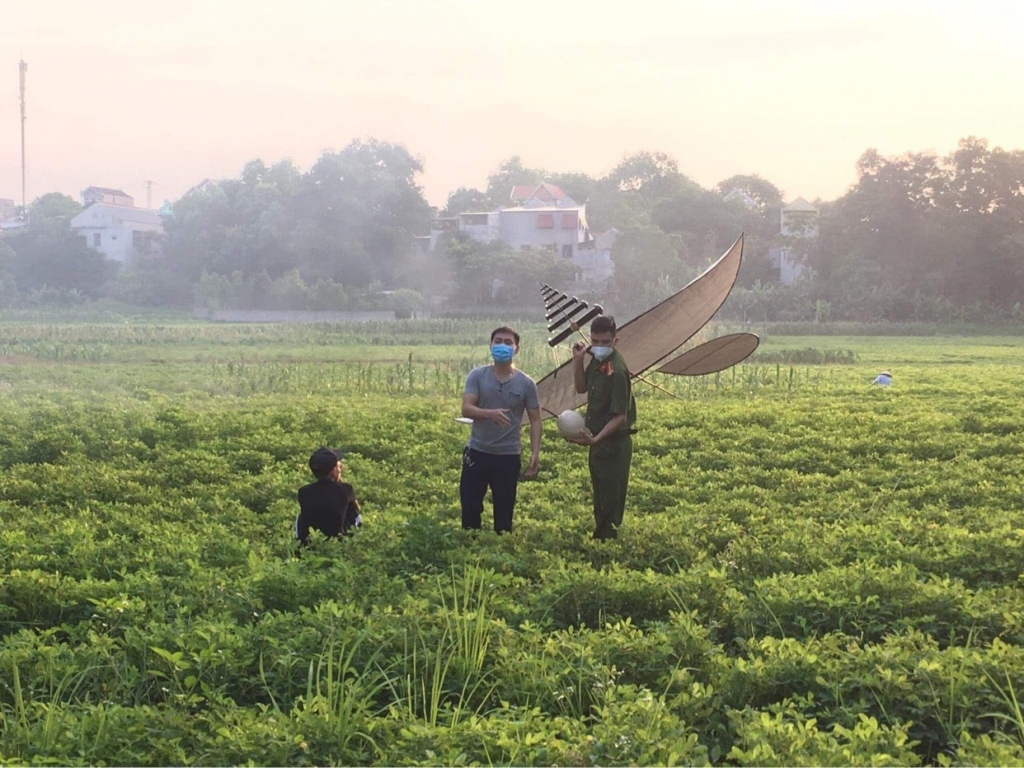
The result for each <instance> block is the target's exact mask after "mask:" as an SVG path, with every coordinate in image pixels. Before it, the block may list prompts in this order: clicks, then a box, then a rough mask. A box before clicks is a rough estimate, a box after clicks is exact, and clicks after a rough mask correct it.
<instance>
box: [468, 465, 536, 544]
mask: <svg viewBox="0 0 1024 768" xmlns="http://www.w3.org/2000/svg"><path fill="white" fill-rule="evenodd" d="M521 466H522V460H521V458H520V456H519V454H510V455H507V456H499V455H497V454H493V453H481V452H480V451H474V450H471V449H469V448H468V447H467V448H466V449H465V450H463V452H462V479H461V480H460V481H459V497H460V498H461V500H462V527H463V528H467V529H469V528H473V529H478V528H480V516H481V514H482V513H483V511H484V496H485V495H486V494H487V488H488V487H490V489H491V503H492V504H493V506H494V530H495V531H497V532H498V533H503V532H505V531H511V530H512V510H513V508H514V507H515V505H516V490H517V489H518V487H519V470H520V468H521Z"/></svg>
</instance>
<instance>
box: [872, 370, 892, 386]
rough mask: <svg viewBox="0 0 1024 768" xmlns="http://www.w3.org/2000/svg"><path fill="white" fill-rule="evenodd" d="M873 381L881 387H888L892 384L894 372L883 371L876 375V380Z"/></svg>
mask: <svg viewBox="0 0 1024 768" xmlns="http://www.w3.org/2000/svg"><path fill="white" fill-rule="evenodd" d="M871 383H872V384H877V385H878V386H880V387H888V386H889V385H890V384H892V374H891V373H889V372H888V371H882V372H881V373H880V374H878V375H877V376H875V380H874V381H872V382H871Z"/></svg>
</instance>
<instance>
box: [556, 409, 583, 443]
mask: <svg viewBox="0 0 1024 768" xmlns="http://www.w3.org/2000/svg"><path fill="white" fill-rule="evenodd" d="M558 431H559V433H560V434H561V435H562V437H564V438H565V439H566V440H571V439H573V438H576V437H579V436H580V435H582V434H583V433H584V432H586V431H587V425H586V422H584V420H583V416H582V415H581V414H579V413H577V412H576V411H562V412H561V413H560V414H558Z"/></svg>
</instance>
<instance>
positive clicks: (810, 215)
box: [768, 197, 818, 285]
mask: <svg viewBox="0 0 1024 768" xmlns="http://www.w3.org/2000/svg"><path fill="white" fill-rule="evenodd" d="M780 218H781V221H780V222H779V234H780V235H781V236H782V237H784V238H787V239H788V240H789V241H790V244H789V245H784V246H780V247H778V248H770V249H769V250H768V258H769V259H770V260H771V263H772V266H773V267H775V268H777V269H778V270H779V282H780V283H782V285H792V284H793V283H794V282H796V280H797V279H799V278H800V276H801V275H803V274H804V273H805V272H806V270H807V267H806V266H805V265H804V264H803V263H802V261H801V260H800V258H799V255H800V254H799V251H800V242H799V241H801V240H806V241H810V240H813V239H814V238H816V237H817V236H818V209H817V208H816V207H814V206H813V205H811V204H810V203H809V202H807V201H806V200H804V199H803V198H802V197H798V198H797V199H796V200H794V201H793V202H792V203H790V204H789V205H787V206H785V207H784V208H783V209H782V215H781V217H780Z"/></svg>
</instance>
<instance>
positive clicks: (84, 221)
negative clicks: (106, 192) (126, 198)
mask: <svg viewBox="0 0 1024 768" xmlns="http://www.w3.org/2000/svg"><path fill="white" fill-rule="evenodd" d="M71 231H72V232H74V233H75V234H76V235H79V236H81V237H83V238H85V244H86V245H88V246H89V247H90V248H92V249H93V250H94V251H99V252H100V253H102V254H103V255H104V256H106V257H107V258H108V259H111V260H113V261H116V262H119V263H121V264H128V263H131V262H132V261H133V260H134V258H135V257H136V255H137V254H138V253H140V252H142V251H144V250H146V249H148V248H152V247H153V241H154V239H155V238H157V237H159V236H160V235H161V234H163V231H164V228H163V220H162V219H161V218H160V216H159V215H157V214H156V213H155V212H153V211H147V210H145V209H144V208H130V207H128V206H124V205H111V204H109V203H93V204H92V205H90V206H88V207H87V208H86V209H85V210H84V211H82V212H81V213H79V214H78V215H77V216H75V218H73V219H72V220H71Z"/></svg>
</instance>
